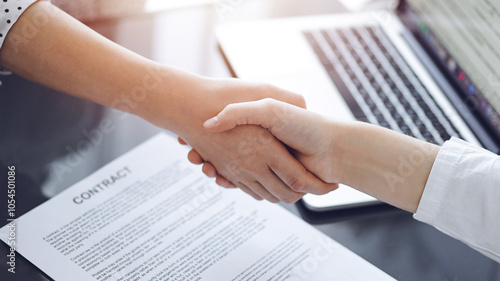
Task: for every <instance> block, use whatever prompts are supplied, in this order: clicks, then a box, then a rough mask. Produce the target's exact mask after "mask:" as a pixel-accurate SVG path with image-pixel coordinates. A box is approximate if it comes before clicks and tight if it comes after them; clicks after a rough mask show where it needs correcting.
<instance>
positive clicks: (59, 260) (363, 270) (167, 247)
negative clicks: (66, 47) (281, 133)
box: [0, 134, 394, 281]
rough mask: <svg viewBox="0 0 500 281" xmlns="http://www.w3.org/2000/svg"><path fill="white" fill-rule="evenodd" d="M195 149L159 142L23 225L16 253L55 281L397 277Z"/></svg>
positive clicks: (78, 186) (98, 174)
mask: <svg viewBox="0 0 500 281" xmlns="http://www.w3.org/2000/svg"><path fill="white" fill-rule="evenodd" d="M186 152H187V150H186V149H184V148H180V147H179V145H178V144H177V143H176V142H175V140H174V139H173V138H172V137H169V136H167V135H164V134H160V135H158V136H156V137H154V138H152V139H150V140H149V141H147V142H145V143H144V144H142V145H140V146H139V147H137V148H135V149H134V150H132V151H130V152H129V153H127V154H125V155H123V156H122V157H120V158H118V159H116V160H115V161H113V162H111V163H110V164H108V165H106V166H105V167H103V168H102V169H100V170H99V171H97V172H95V173H94V174H92V175H90V176H89V177H87V178H86V179H84V180H83V181H81V182H79V183H77V184H75V185H74V186H72V187H70V188H68V189H67V190H66V191H64V192H62V193H61V194H59V195H58V196H56V197H55V198H53V199H51V200H49V201H47V202H46V203H44V204H42V205H40V206H39V207H37V208H35V209H33V210H32V211H30V212H28V213H27V214H25V215H24V216H22V217H21V218H19V219H18V220H17V222H16V223H17V244H16V245H17V251H18V252H19V253H20V254H22V255H23V256H24V257H26V258H27V259H28V260H29V261H31V262H32V263H33V264H34V265H35V266H37V267H38V268H40V269H41V270H42V271H44V272H45V273H46V274H47V275H48V276H50V277H51V278H53V279H55V280H72V281H79V280H86V281H87V280H99V281H104V280H147V281H149V280H217V281H219V280H234V281H236V280H272V281H281V280H308V281H314V280H321V281H324V280H350V281H351V280H394V279H392V278H391V277H390V276H388V275H387V274H385V273H384V272H382V271H380V270H379V269H377V268H376V267H374V266H373V265H371V264H369V263H368V262H366V261H365V260H363V259H361V258H360V257H358V256H356V255H355V254H354V253H352V252H350V251H349V250H347V249H345V248H344V247H343V246H341V245H339V244H338V243H336V242H334V241H333V240H332V239H330V238H329V237H327V236H326V235H324V234H322V233H321V232H319V231H317V230H316V229H314V228H313V227H311V226H310V225H308V224H306V223H305V222H303V221H302V220H300V219H299V218H297V217H295V216H294V215H292V214H290V213H289V212H287V211H286V210H284V209H283V208H281V207H280V206H279V205H273V204H271V203H267V202H258V201H255V200H254V199H252V198H250V197H249V196H248V195H246V194H244V193H243V192H242V191H240V190H237V189H235V190H225V189H222V188H220V187H218V186H216V185H215V184H214V183H212V180H210V179H207V178H205V176H204V175H203V174H202V173H201V172H199V171H198V170H199V168H198V167H196V166H192V165H191V164H190V163H189V162H188V161H187V160H186V159H185V155H186ZM8 234H9V230H8V228H7V227H4V228H2V229H1V230H0V236H1V239H2V240H3V241H4V242H6V241H7V238H8Z"/></svg>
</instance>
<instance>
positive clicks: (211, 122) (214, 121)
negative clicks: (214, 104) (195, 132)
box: [203, 116, 219, 128]
mask: <svg viewBox="0 0 500 281" xmlns="http://www.w3.org/2000/svg"><path fill="white" fill-rule="evenodd" d="M218 123H219V118H217V116H215V117H212V118H210V119H208V120H207V121H205V123H203V126H204V127H205V128H213V127H215V126H217V124H218Z"/></svg>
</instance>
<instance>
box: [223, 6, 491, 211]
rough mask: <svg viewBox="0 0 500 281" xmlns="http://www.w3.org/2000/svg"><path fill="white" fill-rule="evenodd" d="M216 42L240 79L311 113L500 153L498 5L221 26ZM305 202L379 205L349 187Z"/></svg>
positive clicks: (317, 206)
mask: <svg viewBox="0 0 500 281" xmlns="http://www.w3.org/2000/svg"><path fill="white" fill-rule="evenodd" d="M217 38H218V42H219V44H220V48H221V50H222V52H223V54H224V56H225V59H226V61H227V63H228V65H229V66H230V68H231V70H232V72H233V74H234V75H235V76H236V77H240V78H245V79H252V80H258V81H264V82H268V83H272V84H275V85H277V86H279V87H282V88H285V89H288V90H291V91H294V92H297V93H300V94H302V95H304V97H305V99H306V102H307V105H308V109H309V110H312V111H315V112H318V113H321V114H324V115H327V116H330V117H333V118H336V119H339V120H359V121H362V122H370V123H373V124H376V125H379V126H383V127H387V128H390V129H392V130H395V131H398V132H401V133H404V134H407V135H410V136H414V137H416V138H419V139H422V140H426V141H428V142H433V143H436V144H442V143H444V142H445V141H446V140H448V139H450V138H451V137H452V136H454V137H458V138H461V139H464V140H466V141H468V142H470V143H473V144H475V145H477V146H481V147H484V148H486V149H488V150H491V151H493V152H495V153H497V154H498V153H499V151H500V115H499V114H500V48H499V47H498V46H500V2H496V1H489V0H475V1H466V0H442V1H432V0H404V1H400V2H399V4H398V5H397V7H396V8H395V9H394V11H392V12H391V11H372V12H363V13H355V14H334V15H322V16H313V17H301V18H285V19H273V20H262V21H253V22H243V23H230V24H225V25H222V26H220V27H218V29H217ZM303 201H304V204H305V206H306V207H307V208H309V209H310V210H313V211H330V210H337V209H345V208H353V207H360V206H369V205H376V204H380V202H379V201H378V200H377V199H375V198H373V197H370V196H368V195H365V194H363V193H361V192H358V191H356V190H354V189H352V188H350V187H347V186H341V187H340V188H339V189H338V190H336V191H333V192H331V193H329V194H326V195H321V196H316V195H309V194H308V195H306V196H304V198H303Z"/></svg>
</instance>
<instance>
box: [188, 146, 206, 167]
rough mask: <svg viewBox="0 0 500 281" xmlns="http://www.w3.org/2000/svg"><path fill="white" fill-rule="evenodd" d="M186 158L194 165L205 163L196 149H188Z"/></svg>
mask: <svg viewBox="0 0 500 281" xmlns="http://www.w3.org/2000/svg"><path fill="white" fill-rule="evenodd" d="M188 160H189V162H191V163H193V164H195V165H201V164H203V163H205V160H203V158H201V156H200V154H198V152H196V150H194V149H192V150H191V151H189V153H188Z"/></svg>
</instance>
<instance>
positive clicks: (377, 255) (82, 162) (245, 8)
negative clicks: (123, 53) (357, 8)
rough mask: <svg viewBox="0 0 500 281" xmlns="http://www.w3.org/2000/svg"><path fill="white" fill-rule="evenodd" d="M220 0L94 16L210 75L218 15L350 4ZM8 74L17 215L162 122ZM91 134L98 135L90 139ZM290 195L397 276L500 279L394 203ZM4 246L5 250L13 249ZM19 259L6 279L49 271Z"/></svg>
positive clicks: (220, 65)
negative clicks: (307, 202) (325, 202)
mask: <svg viewBox="0 0 500 281" xmlns="http://www.w3.org/2000/svg"><path fill="white" fill-rule="evenodd" d="M221 2H224V0H221ZM217 3H218V2H217ZM217 3H216V4H210V5H205V6H196V7H190V8H184V9H176V10H169V11H163V12H158V13H154V14H147V13H142V14H139V15H134V16H128V17H126V18H121V19H114V20H102V21H96V22H93V23H89V25H90V26H91V27H93V28H94V29H96V30H97V31H98V32H100V33H102V34H103V35H105V36H107V37H109V38H110V39H112V40H114V41H116V42H118V43H119V44H122V45H124V46H125V47H127V48H130V49H131V50H133V51H135V52H138V53H140V54H142V55H144V56H146V57H149V58H151V59H154V60H156V61H159V62H162V63H166V64H169V65H172V66H176V67H180V68H183V69H186V70H189V71H193V72H197V73H199V74H203V75H208V76H229V75H230V73H229V71H228V70H227V69H226V67H225V65H224V61H223V59H222V57H221V55H220V54H219V53H218V50H217V45H216V42H215V39H214V36H213V28H214V26H215V25H216V24H217V23H218V22H222V21H235V20H240V19H254V18H268V17H277V16H296V15H306V14H319V13H332V12H339V11H343V8H342V6H341V5H340V4H338V3H336V2H335V1H329V0H314V1H307V3H306V1H299V0H287V1H284V0H275V1H263V0H254V1H229V2H228V3H233V4H234V3H237V5H236V4H234V6H232V9H230V10H227V11H226V12H224V13H220V11H218V10H217V6H216V5H217ZM0 81H1V82H2V83H1V86H0V136H1V137H0V170H2V171H3V172H1V173H0V182H7V179H6V178H7V165H16V168H17V172H18V174H17V186H18V190H17V192H18V193H17V198H16V199H17V202H18V206H17V214H18V215H21V214H22V213H25V212H27V211H29V210H31V209H33V208H34V207H36V206H37V205H39V204H40V203H42V202H44V201H45V200H47V199H48V198H50V197H52V196H54V195H56V194H57V193H59V192H60V191H62V190H64V189H65V188H67V187H69V186H71V185H72V184H74V183H76V182H77V181H79V180H81V179H83V178H84V177H86V176H87V175H89V174H90V173H92V172H93V171H95V170H97V169H99V168H100V167H102V166H103V165H104V164H106V163H108V162H110V161H111V160H113V159H115V158H116V157H118V156H119V155H121V154H123V153H125V152H126V151H128V150H129V149H131V148H133V147H134V146H136V145H138V144H140V143H141V142H142V141H144V140H146V139H148V138H149V137H151V136H153V135H155V134H156V133H158V132H160V131H162V130H161V129H159V128H157V127H154V126H153V125H150V124H148V123H147V122H146V121H144V120H142V119H140V118H138V117H135V116H131V115H126V117H125V118H123V115H122V114H121V113H117V112H115V111H112V110H109V109H107V108H103V107H101V106H98V105H95V104H93V103H90V102H87V101H83V100H80V99H77V98H73V97H70V96H67V95H65V94H62V93H58V92H55V91H53V90H51V89H47V88H45V87H42V86H40V85H37V84H34V83H31V82H29V81H26V80H24V79H22V78H20V77H18V76H16V75H0ZM104 117H106V118H111V119H112V120H113V125H114V128H115V129H114V130H113V132H111V133H109V134H106V135H102V137H100V136H92V132H93V130H94V129H95V128H96V126H98V124H99V122H100V121H101V120H102V118H104ZM82 142H90V143H91V144H92V145H91V146H90V148H89V149H81V147H82V146H81V143H82ZM3 186H6V185H3ZM2 190H3V194H1V195H0V197H1V198H2V199H1V202H2V203H1V208H2V209H4V208H5V209H7V207H6V204H5V202H6V195H7V192H6V191H5V190H6V189H5V188H2ZM282 205H283V207H284V208H286V209H287V210H289V211H291V212H292V213H294V214H296V215H298V216H301V217H302V218H304V219H305V220H306V221H308V222H310V223H312V224H313V225H314V226H315V227H316V228H317V229H319V230H320V231H322V232H324V233H325V234H327V235H328V236H330V237H332V238H333V239H334V240H336V241H338V242H340V243H341V244H343V245H344V246H346V247H347V248H349V249H351V250H352V251H353V252H355V253H356V254H358V255H360V256H361V257H363V258H365V259H366V260H368V261H369V262H371V263H373V264H374V265H375V266H377V267H379V268H381V269H382V270H384V271H385V272H387V273H388V274H390V275H392V276H393V277H395V278H396V279H398V280H436V281H438V280H439V281H445V280H449V281H459V280H460V281H461V280H500V264H498V263H496V262H494V261H492V260H490V259H488V258H486V257H485V256H483V255H481V254H479V253H478V252H476V251H474V250H472V249H471V248H469V247H468V246H466V245H465V244H463V243H461V242H459V241H457V240H455V239H453V238H450V237H448V236H446V235H444V234H442V233H441V232H439V231H438V230H436V229H434V228H433V227H430V226H428V225H425V224H423V223H420V222H417V221H415V220H414V219H413V218H412V215H411V214H409V213H406V212H403V211H400V210H396V209H394V208H392V207H389V206H379V207H375V208H365V209H355V210H351V211H344V212H329V213H319V214H318V213H312V212H309V211H307V210H306V209H305V208H303V206H302V205H301V204H300V203H298V204H294V205H285V204H282ZM0 213H1V215H2V216H1V218H0V222H1V221H3V222H4V223H5V224H6V220H7V217H6V210H2V211H0ZM4 246H5V245H3V244H2V246H1V247H0V257H5V255H6V254H7V248H6V247H4ZM41 254H43V253H41ZM47 258H50V257H47ZM0 260H3V258H0ZM17 262H18V264H17V267H16V271H17V273H16V274H15V275H12V274H8V273H7V265H6V263H5V262H1V263H0V264H1V266H0V280H46V278H45V277H43V275H42V274H41V273H40V272H39V271H38V270H37V269H36V268H35V267H34V266H33V265H31V264H30V263H29V262H27V261H25V260H23V259H21V258H20V259H18V260H17Z"/></svg>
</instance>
